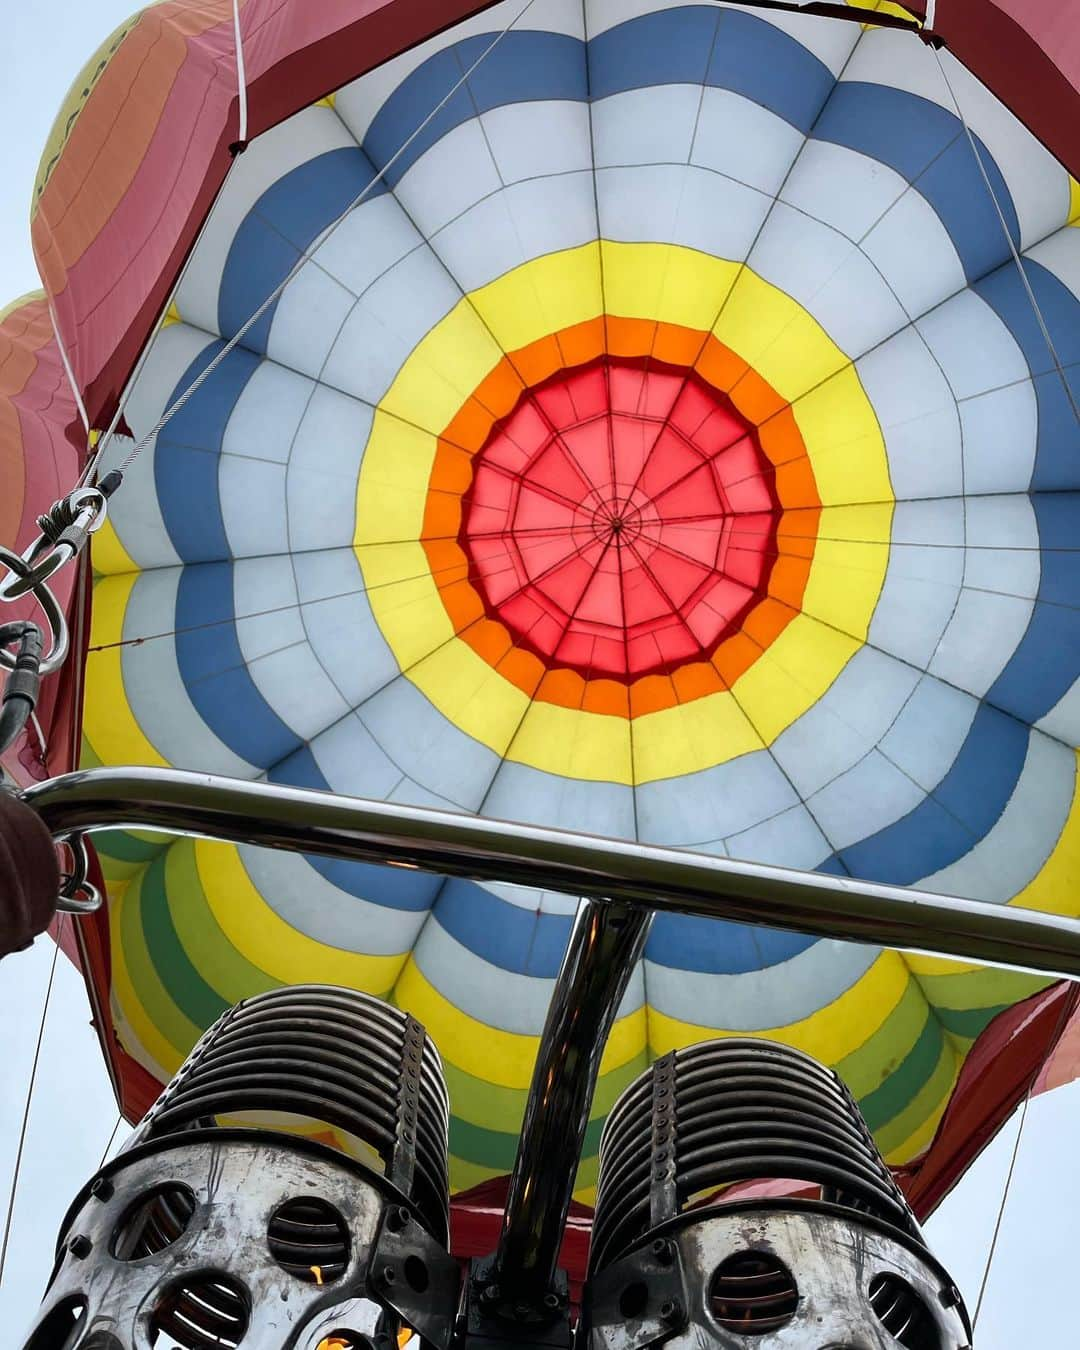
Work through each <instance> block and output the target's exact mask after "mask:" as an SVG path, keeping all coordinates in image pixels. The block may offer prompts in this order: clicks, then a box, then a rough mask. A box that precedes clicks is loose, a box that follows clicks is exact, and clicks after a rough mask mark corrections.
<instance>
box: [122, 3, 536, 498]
mask: <svg viewBox="0 0 1080 1350" xmlns="http://www.w3.org/2000/svg"><path fill="white" fill-rule="evenodd" d="M535 3H536V0H526V4H525V5H524V7H523V8H522V9H520V10H519V11H518V13H517V14H515V15H514V17H513V18H512V19H511V20H510V22H509V23H508V24H507V25H506V27H505V28H503V29H502V31H501V32H499V33H498V34H496V36H495V38H494V40H493V41H492V42H490V43H489V44H488V45H487V46H486V47H485V48H484V50H483V51H482V52H481V53H480V55H479V56H478V57H477V58H476V60H475V61H474V62H473V63H472V65H471V66H469V68H468V69H467V70H466V71H465V72H464V74H463V75H462V76H461V78H460V79H459V80H458V81H457V82H456V83H455V84H453V85H452V86H451V88H450V89H449V90H448V91H447V93H445V94H444V95H443V97H442V98H441V99H440V100H439V102H438V103H436V105H435V107H434V108H432V110H431V112H429V113H428V115H427V116H426V117H425V118H424V120H423V121H422V122H421V123H420V124H419V126H418V127H417V128H416V130H415V131H413V132H412V133H411V135H409V136H408V137H407V138H406V139H405V141H403V142H402V144H401V145H400V146H399V147H398V148H397V150H395V152H394V153H393V154H392V155H391V156H390V158H389V159H388V160H387V161H386V163H385V164H384V165H383V166H382V168H381V169H379V170H378V171H377V172H376V174H375V175H374V177H373V178H372V179H371V181H370V182H369V183H368V184H367V186H366V187H364V188H363V189H362V191H361V192H359V193H358V194H357V196H356V197H354V198H353V200H352V201H351V202H350V203H349V204H348V206H346V208H345V210H344V211H342V213H341V214H340V215H339V216H338V217H337V219H336V220H334V221H333V223H332V224H331V225H330V227H329V228H328V229H327V230H325V231H324V232H323V233H322V234H321V235H320V236H319V240H318V247H319V248H321V247H322V246H323V245H324V244H325V243H327V242H328V240H329V239H330V238H331V237H332V236H333V234H334V232H335V231H336V230H337V229H338V228H339V226H340V225H341V224H342V223H343V222H344V221H345V220H347V219H348V217H349V216H350V215H351V214H352V212H353V211H355V210H356V209H357V207H359V206H361V205H362V204H363V203H364V202H365V201H366V200H367V198H368V196H369V195H370V194H371V192H372V190H373V189H374V188H375V187H376V186H377V185H378V184H379V183H381V182H382V180H383V179H384V178H385V177H386V175H387V174H388V173H389V172H390V170H391V169H392V168H393V167H394V165H395V164H396V163H397V162H398V160H400V159H401V157H402V156H403V155H404V154H405V153H406V152H407V151H408V150H409V148H410V147H411V146H412V144H413V143H414V142H415V141H416V140H417V138H418V137H419V136H421V135H423V133H424V132H425V131H426V130H427V128H428V127H429V126H430V125H431V123H432V122H433V121H434V120H435V118H436V117H438V115H439V113H441V112H442V110H443V108H445V107H446V105H447V104H448V103H449V102H450V100H451V99H452V98H453V97H454V96H455V95H456V94H457V93H458V91H459V90H460V89H461V88H462V87H463V86H464V85H465V84H466V83H467V82H468V80H469V79H470V78H471V77H472V75H473V74H475V72H476V70H477V68H478V67H479V66H480V65H481V64H482V63H483V62H484V61H486V60H487V58H488V57H489V56H490V55H491V53H492V52H493V51H494V50H495V48H496V47H497V46H498V45H499V43H500V42H502V40H503V38H505V37H506V35H507V33H509V32H510V30H511V29H512V28H514V27H515V25H517V24H518V23H520V22H521V20H522V19H523V18H524V17H525V15H526V14H527V13H528V12H529V10H530V9H532V7H533V5H534V4H535ZM312 256H313V254H312V251H311V249H310V248H308V249H304V250H303V251H302V252H301V253H300V255H299V257H298V258H297V259H296V262H294V263H293V265H292V267H290V268H289V270H288V272H287V273H286V274H285V276H284V277H283V278H282V279H281V281H279V282H278V284H277V285H276V286H275V287H274V289H273V290H272V291H271V292H270V294H269V295H268V296H267V297H266V299H265V300H264V301H263V302H262V304H261V305H260V306H259V307H258V309H256V310H255V312H254V313H253V314H252V315H251V317H250V318H249V319H247V321H246V322H245V323H244V324H242V325H241V327H240V328H239V329H238V331H237V332H236V333H234V334H233V336H232V337H231V338H229V340H228V341H227V342H226V343H225V346H224V347H222V349H221V351H219V352H218V353H217V355H216V356H215V357H214V358H213V360H212V361H210V362H209V363H208V365H207V366H206V367H205V368H204V369H203V370H202V371H201V373H200V374H199V375H198V376H197V377H196V378H195V379H194V380H192V382H191V384H189V385H188V387H187V388H186V389H185V390H184V392H183V393H182V394H180V396H179V397H178V398H177V399H176V401H175V402H174V403H172V404H171V405H170V406H169V407H168V408H166V409H165V411H164V412H163V413H162V415H161V416H160V417H159V418H158V420H157V422H156V423H155V424H154V425H153V426H152V427H151V428H150V430H149V431H148V432H147V433H146V435H145V436H143V438H142V439H141V440H140V441H138V442H137V444H136V445H135V447H134V448H133V449H132V450H130V451H129V452H128V454H127V455H126V457H125V458H124V459H123V461H122V462H121V464H120V466H119V467H120V472H121V473H124V472H125V471H126V470H127V469H128V468H129V467H130V466H131V464H133V463H134V461H135V460H136V459H137V458H138V456H139V455H140V454H141V453H142V451H143V450H144V449H145V448H146V446H148V445H149V444H150V442H151V441H152V440H153V439H154V438H155V437H156V436H157V435H158V433H159V432H160V431H161V430H162V429H163V428H164V427H166V426H167V425H168V423H169V422H171V421H172V419H173V418H174V417H175V416H176V414H177V413H178V412H180V411H181V410H182V409H183V407H184V405H185V404H186V403H187V402H188V400H189V399H191V398H193V397H194V395H195V394H197V393H198V391H199V390H200V389H201V388H202V386H203V385H204V384H205V383H206V381H207V380H208V379H209V378H210V376H211V375H213V373H214V371H215V370H217V368H218V367H219V366H220V365H221V363H222V362H223V361H224V360H225V359H226V357H227V356H228V355H229V354H230V352H232V351H233V350H234V349H235V348H236V347H237V346H239V344H240V343H241V342H242V341H243V339H244V338H245V337H246V336H247V334H248V333H249V332H250V331H251V329H252V328H254V327H255V325H256V324H257V323H258V322H259V320H260V319H261V318H262V316H263V315H264V314H265V313H266V311H267V310H268V309H269V308H270V306H271V305H273V304H274V303H275V302H276V301H277V300H278V299H280V297H281V296H282V294H283V293H284V291H285V289H286V287H287V286H288V285H289V284H290V283H291V282H292V281H293V280H294V279H295V278H296V276H297V275H298V273H299V272H300V270H301V268H303V267H304V266H305V264H307V263H309V262H310V261H311V259H312Z"/></svg>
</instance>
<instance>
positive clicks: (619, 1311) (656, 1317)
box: [584, 1237, 688, 1350]
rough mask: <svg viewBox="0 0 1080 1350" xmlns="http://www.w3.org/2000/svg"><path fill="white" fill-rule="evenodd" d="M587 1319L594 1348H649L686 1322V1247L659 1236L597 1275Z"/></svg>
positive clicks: (683, 1325) (593, 1279) (631, 1349)
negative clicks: (680, 1246)
mask: <svg viewBox="0 0 1080 1350" xmlns="http://www.w3.org/2000/svg"><path fill="white" fill-rule="evenodd" d="M587 1297H588V1307H587V1309H586V1312H585V1318H584V1320H585V1321H586V1322H587V1324H588V1325H589V1327H590V1344H591V1346H592V1347H593V1348H594V1350H645V1347H646V1346H649V1345H654V1344H656V1342H658V1341H663V1340H666V1339H667V1338H668V1337H669V1336H672V1335H674V1334H675V1333H676V1332H679V1331H681V1330H682V1329H683V1328H684V1327H685V1326H686V1323H687V1307H688V1298H687V1290H686V1275H685V1272H684V1270H683V1261H682V1253H681V1252H680V1250H679V1246H678V1243H676V1242H674V1241H672V1239H671V1238H663V1237H661V1238H656V1239H655V1240H654V1241H653V1242H651V1243H649V1244H648V1245H647V1246H645V1247H642V1248H640V1249H639V1250H638V1251H635V1252H631V1253H630V1255H629V1256H624V1257H623V1258H622V1260H621V1261H616V1262H615V1263H614V1264H613V1265H611V1266H608V1267H607V1269H606V1270H603V1271H601V1272H600V1273H599V1274H598V1275H595V1276H593V1278H592V1280H591V1282H590V1288H589V1290H588V1295H587Z"/></svg>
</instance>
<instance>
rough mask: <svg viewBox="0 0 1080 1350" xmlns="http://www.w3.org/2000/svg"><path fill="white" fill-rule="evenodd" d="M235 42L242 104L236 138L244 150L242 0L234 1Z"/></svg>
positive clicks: (245, 92) (244, 102) (245, 133)
mask: <svg viewBox="0 0 1080 1350" xmlns="http://www.w3.org/2000/svg"><path fill="white" fill-rule="evenodd" d="M233 42H234V45H235V47H236V84H237V89H238V91H239V92H238V98H239V102H240V126H239V133H240V134H239V135H238V136H237V138H236V148H237V150H242V149H244V147H245V146H246V145H247V128H248V106H247V72H246V71H245V69H244V39H243V37H242V35H241V32H240V0H233Z"/></svg>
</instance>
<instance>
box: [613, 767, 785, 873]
mask: <svg viewBox="0 0 1080 1350" xmlns="http://www.w3.org/2000/svg"><path fill="white" fill-rule="evenodd" d="M635 797H636V800H637V820H638V833H639V837H640V838H641V840H642V841H643V842H645V843H649V844H665V845H668V846H671V847H675V848H697V847H698V846H700V845H701V844H702V843H708V842H709V841H711V840H715V839H722V838H725V837H726V836H728V835H735V834H739V833H740V832H741V831H743V830H747V829H749V828H750V827H752V826H754V825H757V824H759V823H760V822H761V821H763V820H768V819H769V818H770V817H771V816H775V815H778V814H779V813H780V812H781V811H784V810H786V809H787V808H788V807H791V806H794V805H796V803H797V802H798V798H797V796H796V794H795V790H794V789H793V788H792V786H791V784H790V783H789V782H788V780H787V779H786V778H785V777H784V775H783V774H782V773H781V772H780V770H779V769H778V768H777V766H776V761H775V760H774V759H773V758H772V756H771V755H769V754H768V753H767V752H766V751H764V750H760V751H754V752H753V753H751V754H748V755H740V756H739V758H737V759H732V760H729V761H728V762H727V763H726V764H718V765H716V766H715V767H713V768H711V769H704V770H702V771H701V772H700V773H691V774H685V775H683V776H682V777H679V778H668V779H659V780H657V781H656V782H653V783H647V784H643V785H641V786H639V787H638V788H637V789H636V792H635ZM710 851H712V850H710Z"/></svg>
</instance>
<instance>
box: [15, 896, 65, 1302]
mask: <svg viewBox="0 0 1080 1350" xmlns="http://www.w3.org/2000/svg"><path fill="white" fill-rule="evenodd" d="M63 925H64V915H63V914H61V915H60V917H59V919H58V921H57V927H56V940H55V943H54V946H53V954H52V962H51V964H50V966H49V980H48V983H47V984H46V986H45V1001H44V1003H43V1004H42V1008H41V1021H40V1022H39V1023H38V1033H37V1044H36V1045H35V1046H34V1058H33V1062H32V1063H31V1066H30V1080H29V1082H28V1083H27V1085H26V1102H25V1104H24V1106H23V1114H22V1125H21V1126H20V1128H19V1143H18V1147H17V1149H16V1151H15V1170H14V1172H13V1173H12V1177H11V1191H10V1193H9V1195H8V1203H7V1214H6V1215H5V1218H4V1238H3V1243H2V1245H0V1286H2V1285H3V1282H4V1269H5V1267H6V1265H7V1254H8V1245H9V1243H10V1241H11V1225H12V1220H13V1218H14V1216H15V1200H16V1197H17V1195H18V1191H19V1173H20V1171H21V1169H22V1160H23V1150H24V1148H25V1147H26V1135H27V1127H28V1125H29V1123H30V1108H31V1105H32V1104H33V1100H34V1086H35V1084H36V1082H37V1071H38V1063H39V1061H40V1059H41V1044H42V1041H43V1040H44V1039H45V1023H46V1020H47V1019H48V1016H49V1004H50V1002H51V1000H52V991H53V981H54V980H55V978H56V961H57V957H58V956H59V955H60V938H61V935H62V933H63Z"/></svg>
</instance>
